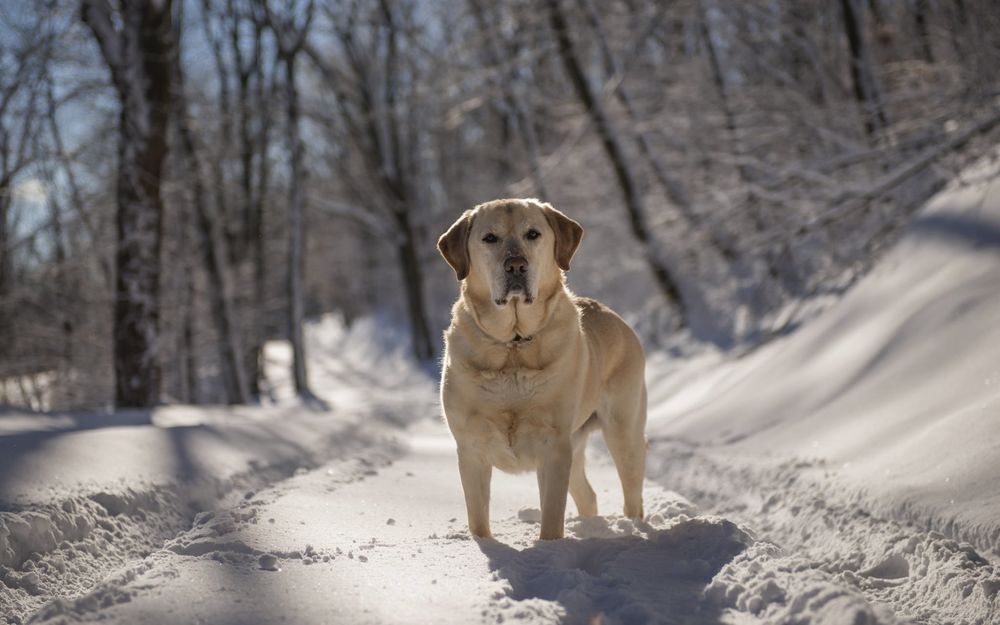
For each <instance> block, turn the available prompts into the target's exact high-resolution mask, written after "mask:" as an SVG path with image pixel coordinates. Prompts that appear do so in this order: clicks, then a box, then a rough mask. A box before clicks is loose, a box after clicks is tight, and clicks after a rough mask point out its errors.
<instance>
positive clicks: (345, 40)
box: [307, 0, 436, 360]
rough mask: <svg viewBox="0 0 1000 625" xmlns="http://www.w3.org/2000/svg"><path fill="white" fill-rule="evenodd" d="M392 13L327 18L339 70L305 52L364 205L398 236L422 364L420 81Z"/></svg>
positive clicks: (390, 7)
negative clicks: (357, 175)
mask: <svg viewBox="0 0 1000 625" xmlns="http://www.w3.org/2000/svg"><path fill="white" fill-rule="evenodd" d="M404 6H405V5H404ZM398 8H399V7H398V6H397V4H396V3H393V2H390V1H388V0H385V1H381V2H379V4H378V6H377V7H371V14H370V15H365V16H360V15H359V11H360V6H359V3H358V2H352V3H351V5H350V7H348V9H347V15H346V17H345V16H343V15H340V14H337V13H335V12H334V11H332V10H331V11H328V16H329V17H330V19H331V22H332V23H333V27H334V30H335V32H336V35H337V37H338V43H339V44H340V46H341V49H342V50H343V52H344V63H343V66H339V65H335V64H333V63H330V62H329V61H328V60H327V58H326V57H324V55H323V54H321V53H320V52H319V51H318V50H317V49H316V48H315V47H313V46H307V53H308V54H309V57H310V58H311V59H312V60H313V62H314V63H315V65H316V66H317V67H318V68H319V69H320V71H321V72H322V73H323V75H324V77H326V78H327V82H328V85H329V87H330V89H331V90H332V91H333V94H334V99H335V101H336V103H337V110H338V113H339V114H340V115H339V116H340V123H341V124H342V125H343V126H344V127H345V128H346V133H347V140H348V141H349V142H350V143H351V145H353V146H354V147H355V148H356V149H357V151H358V153H359V154H360V156H361V157H362V159H363V164H364V167H363V170H364V173H365V177H366V178H367V179H368V181H369V182H370V186H371V188H372V190H373V193H370V194H369V197H367V198H365V199H366V200H367V201H368V202H371V201H373V200H375V201H377V202H378V203H379V206H380V207H381V208H382V209H383V210H384V211H385V213H387V214H388V217H389V219H390V220H391V222H392V223H393V225H394V230H395V232H396V233H397V234H398V238H397V239H396V249H397V261H398V264H399V268H400V274H401V277H402V282H403V288H404V290H405V295H406V307H407V312H408V313H409V319H410V328H411V332H412V346H413V354H414V356H415V357H416V358H417V359H419V360H427V359H429V358H433V357H434V354H435V351H436V350H435V347H434V345H435V339H434V338H433V337H432V336H431V331H430V323H429V321H428V315H427V308H426V303H425V296H424V276H423V271H422V270H421V258H420V255H419V254H418V250H419V249H420V247H419V245H420V244H419V240H418V232H417V223H415V220H416V219H417V218H416V217H415V215H416V212H417V210H419V208H420V205H419V202H418V201H417V200H418V188H417V185H418V183H419V179H418V178H419V177H418V176H417V170H418V167H419V165H418V163H417V156H416V155H417V151H418V142H419V136H418V134H417V133H418V132H419V130H420V126H421V120H420V119H419V113H420V111H419V110H418V109H419V107H420V103H419V102H417V101H416V94H415V89H416V87H417V86H418V85H419V84H420V80H421V78H422V76H420V75H419V70H418V68H417V67H416V65H415V59H414V58H413V55H412V54H411V55H409V56H408V57H407V56H403V55H402V54H401V52H400V50H401V47H402V46H403V45H404V42H403V39H404V33H405V32H406V31H407V30H412V26H411V25H409V24H402V23H401V22H402V21H403V20H408V19H410V18H411V17H412V12H413V11H412V6H411V7H410V10H409V11H408V12H406V11H399V10H398ZM362 23H364V24H367V25H368V26H367V28H363V27H362Z"/></svg>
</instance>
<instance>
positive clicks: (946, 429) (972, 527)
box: [649, 160, 1000, 555]
mask: <svg viewBox="0 0 1000 625" xmlns="http://www.w3.org/2000/svg"><path fill="white" fill-rule="evenodd" d="M997 176H998V167H997V164H996V162H995V161H994V160H989V161H985V162H982V163H980V164H978V165H976V166H975V167H973V168H972V169H971V170H969V171H967V172H966V173H965V174H964V175H963V176H961V177H960V179H959V180H958V181H956V183H955V184H953V185H952V186H951V187H950V188H948V189H946V190H944V191H942V192H941V193H939V194H938V195H937V196H936V197H935V198H934V199H933V200H932V201H931V202H930V203H929V204H928V205H927V206H926V207H925V208H924V209H923V210H922V211H921V212H920V213H919V214H918V215H917V216H916V217H915V219H914V221H913V223H912V224H911V226H910V227H909V228H908V230H907V232H906V233H905V235H904V236H903V237H902V239H901V240H900V241H899V243H898V244H897V245H896V246H895V247H894V248H893V249H892V250H891V251H890V252H889V253H887V254H886V255H885V257H884V258H883V259H882V260H881V261H880V263H879V265H878V266H877V267H876V268H875V269H874V270H873V271H872V272H871V273H870V274H869V275H868V276H866V277H865V278H864V279H863V280H861V281H860V282H859V283H858V284H857V285H856V286H855V287H854V288H853V289H852V290H851V291H849V292H848V293H847V294H846V296H844V297H843V299H842V300H841V301H840V302H839V303H837V304H836V305H835V306H834V307H832V308H831V309H829V310H828V311H826V312H825V313H824V314H822V315H821V316H820V317H819V318H817V319H816V320H814V321H812V322H811V323H809V324H808V325H806V326H805V327H803V328H802V329H800V330H798V331H796V332H794V333H793V334H792V335H790V336H787V337H784V338H782V339H780V340H777V341H775V342H774V343H772V344H770V345H768V346H766V347H764V348H761V349H760V350H758V351H757V352H755V353H753V354H751V355H750V356H747V357H745V358H743V359H741V360H736V361H733V362H726V363H722V364H721V366H719V363H718V362H713V363H711V364H712V368H711V369H710V371H709V372H708V373H706V374H705V375H703V376H701V377H700V378H699V377H695V378H693V379H691V378H685V379H684V382H683V383H679V382H677V381H671V380H670V379H668V376H667V375H666V373H665V371H666V369H667V366H666V365H665V364H663V363H662V362H661V364H660V368H659V369H657V367H656V360H655V359H654V367H653V371H652V372H651V373H650V378H651V379H650V387H651V389H652V390H651V398H652V401H651V404H652V405H651V413H650V417H651V425H650V428H649V430H650V436H651V438H653V439H657V438H660V439H672V440H681V441H684V442H686V443H689V444H692V445H695V446H697V447H699V448H702V449H713V450H715V451H716V452H718V453H721V454H724V455H726V456H728V457H730V458H733V459H734V462H735V461H736V459H737V458H738V459H740V460H741V461H742V462H743V463H745V464H748V465H752V464H753V463H755V462H757V463H760V462H763V461H764V459H766V458H768V457H771V458H779V457H783V458H792V457H793V458H798V459H803V460H806V461H809V462H808V463H806V464H808V466H809V467H812V468H811V469H806V468H803V469H802V472H803V473H804V474H806V473H809V472H810V471H812V472H813V473H820V472H822V473H823V477H828V476H829V477H834V478H838V479H837V482H838V483H843V484H848V485H850V488H852V489H853V491H852V492H853V495H854V496H856V497H857V498H858V501H865V502H866V505H868V506H869V509H871V510H872V511H873V512H874V513H877V514H881V515H884V516H887V517H890V518H894V519H897V520H909V521H913V522H917V523H918V524H919V525H920V526H922V527H925V528H927V529H936V530H938V531H942V532H944V533H945V534H949V535H951V536H952V537H954V538H959V539H963V540H968V541H970V542H972V543H973V544H975V545H976V547H977V548H978V549H979V550H980V551H989V552H992V553H993V554H995V555H996V554H1000V178H998V177H997ZM804 466H805V465H804Z"/></svg>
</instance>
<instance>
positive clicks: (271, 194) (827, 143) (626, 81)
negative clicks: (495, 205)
mask: <svg viewBox="0 0 1000 625" xmlns="http://www.w3.org/2000/svg"><path fill="white" fill-rule="evenodd" d="M995 9H996V7H995V6H994V4H993V3H992V2H989V1H986V0H982V1H977V0H971V1H970V0H963V1H956V2H928V1H922V0H908V1H898V2H896V1H886V0H881V1H874V0H873V1H871V2H868V1H864V2H862V1H858V0H843V1H838V2H809V1H807V2H799V1H795V2H792V1H788V2H715V1H712V0H698V1H693V0H692V1H687V0H680V1H676V2H642V1H634V0H633V1H622V2H596V1H595V0H572V1H570V0H562V1H556V0H551V1H544V2H543V1H541V0H538V1H536V0H515V1H511V2H503V3H493V2H485V1H482V0H466V1H451V0H442V1H440V2H437V1H435V2H417V1H411V2H397V1H388V0H387V1H384V2H375V1H371V2H364V1H343V2H340V1H338V2H319V1H317V2H313V1H304V2H298V3H296V2H274V1H272V2H264V1H260V2H256V1H254V2H248V1H245V0H226V1H223V0H218V1H212V2H209V1H207V0H206V1H205V2H193V1H186V2H185V1H181V0H174V1H173V2H122V3H121V4H120V6H119V5H118V3H114V2H111V3H109V2H105V1H97V0H95V1H92V2H91V1H87V2H83V3H82V4H81V3H78V2H74V1H61V0H45V1H42V2H24V3H22V2H5V3H4V6H3V14H2V21H0V28H2V31H0V147H2V150H0V156H2V160H0V319H2V323H0V333H2V336H0V344H2V345H3V349H2V350H0V380H2V382H0V401H2V402H4V403H8V404H13V405H19V406H26V407H32V408H36V409H41V408H45V409H58V408H95V407H108V406H112V405H117V406H150V405H155V404H157V403H160V402H184V403H220V402H221V403H230V404H236V403H250V402H254V401H256V400H257V399H258V398H259V397H260V396H261V395H262V394H265V395H266V393H267V392H268V380H267V379H266V377H265V376H264V367H263V365H262V351H261V350H262V346H263V344H264V343H265V341H267V340H269V339H276V338H286V339H289V340H291V344H292V345H293V346H294V348H295V349H294V352H295V357H294V359H293V362H294V364H293V376H294V381H295V384H296V387H297V388H298V389H299V391H300V392H301V393H304V394H308V393H309V388H308V382H307V377H306V372H305V358H304V356H303V351H304V349H305V348H304V346H303V344H302V338H301V337H302V333H301V326H302V323H303V320H304V319H306V318H310V317H315V316H317V315H320V314H322V313H327V312H336V313H338V314H340V315H342V316H343V317H344V318H345V319H346V320H347V322H348V323H350V322H351V320H354V319H358V318H363V317H367V316H376V317H378V318H379V319H380V323H385V324H392V325H395V326H399V327H404V328H406V335H407V337H408V339H407V340H408V341H409V342H410V348H411V350H412V353H413V355H414V357H415V358H417V359H419V360H424V361H428V362H431V361H433V359H434V358H435V357H437V356H439V355H440V349H441V345H440V339H439V337H440V332H441V330H442V329H443V328H444V326H445V324H446V322H447V311H448V309H449V307H450V303H451V301H452V295H453V293H454V287H453V282H452V280H451V275H450V272H449V271H448V268H447V267H446V266H445V265H444V263H442V262H441V260H440V258H438V256H437V253H436V252H435V250H434V241H435V240H436V237H437V236H438V235H439V234H440V233H441V232H443V230H444V229H445V228H446V227H447V226H448V225H449V224H450V223H451V222H452V221H453V220H454V218H455V217H456V216H457V215H458V214H459V213H460V212H461V211H462V210H465V209H466V208H471V207H472V206H473V205H475V204H478V203H480V202H483V201H486V200H489V199H493V198H496V197H539V198H542V199H544V200H546V201H549V202H551V203H552V204H553V205H554V206H556V207H558V208H560V209H561V210H563V211H564V212H566V213H567V214H569V215H571V216H573V217H574V218H575V219H577V220H579V221H580V222H581V223H582V224H583V225H584V226H585V228H586V229H587V233H588V234H587V239H588V241H587V243H586V244H585V247H584V250H586V253H584V254H582V255H581V256H580V259H579V263H580V268H579V270H577V271H576V272H574V273H573V274H572V275H571V287H572V288H574V289H575V290H577V291H578V292H580V293H583V294H586V295H593V296H598V297H602V298H604V299H607V300H608V301H611V302H613V303H614V305H615V306H616V307H617V308H618V309H619V310H620V311H621V312H622V313H623V314H624V315H626V317H627V318H628V319H629V321H631V322H632V323H633V325H634V326H636V327H637V329H638V330H639V331H640V333H641V334H642V336H643V337H644V338H645V339H647V340H649V341H652V342H659V343H664V342H669V340H670V338H669V337H670V336H671V335H673V334H675V333H677V332H679V331H686V332H689V333H690V335H691V336H693V337H694V338H695V339H696V340H698V341H706V342H709V343H712V344H715V345H719V346H721V347H723V348H726V349H733V348H738V349H746V348H752V347H753V346H754V345H758V344H760V343H762V342H766V341H767V340H769V338H771V337H773V336H775V335H777V334H780V333H782V332H783V331H785V330H787V329H788V328H790V327H793V326H794V325H795V324H796V323H797V322H798V320H799V319H800V318H802V317H803V316H804V315H808V311H809V310H810V302H813V301H815V300H816V299H817V298H822V296H823V295H824V294H830V293H836V292H840V291H842V290H843V289H844V288H845V287H847V286H848V285H850V284H851V283H852V282H853V281H854V280H855V279H856V278H857V277H858V276H859V275H861V274H863V273H864V272H865V270H866V268H867V267H868V266H869V265H870V263H871V261H872V259H873V258H876V257H877V256H878V254H879V251H880V250H881V249H882V248H883V247H884V246H885V244H886V242H887V241H892V240H893V239H894V236H895V235H896V233H897V232H898V231H899V228H900V226H901V225H903V224H905V223H906V221H907V218H908V216H909V215H910V214H911V213H912V211H913V210H914V209H915V208H916V207H918V206H920V205H921V204H922V203H923V201H924V200H926V199H927V198H928V197H929V196H930V195H931V194H933V193H934V192H935V191H936V190H938V189H939V188H940V186H941V185H942V184H943V182H944V181H945V180H946V179H948V177H949V173H950V172H954V171H956V170H957V169H958V168H960V167H961V166H962V165H963V163H965V162H967V161H969V159H971V158H974V157H975V156H976V155H977V154H979V153H981V152H982V151H983V149H984V148H985V146H987V145H988V140H989V137H990V134H989V133H990V131H991V130H992V129H993V127H994V126H995V124H996V122H997V121H1000V119H998V116H997V112H996V111H997V107H996V104H997V100H996V98H997V96H998V94H997V86H996V81H995V80H994V76H995V70H996V67H997V66H998V63H1000V57H998V55H1000V14H998V12H997V11H996V10H995ZM140 35H141V36H140Z"/></svg>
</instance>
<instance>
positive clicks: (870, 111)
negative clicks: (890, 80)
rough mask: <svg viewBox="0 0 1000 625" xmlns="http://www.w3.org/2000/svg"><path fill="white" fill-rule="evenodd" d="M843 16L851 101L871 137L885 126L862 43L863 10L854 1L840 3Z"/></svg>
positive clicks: (885, 120) (885, 121) (871, 72)
mask: <svg viewBox="0 0 1000 625" xmlns="http://www.w3.org/2000/svg"><path fill="white" fill-rule="evenodd" d="M840 5H841V8H842V10H843V14H844V29H845V33H846V35H847V44H848V47H849V48H850V53H851V81H852V83H853V85H854V98H855V99H856V100H857V101H858V105H859V106H860V107H861V110H862V113H863V115H864V120H865V122H864V124H865V133H866V134H867V135H869V136H872V135H874V134H876V133H878V132H879V131H881V130H883V129H885V128H886V127H887V126H888V125H889V120H888V118H887V117H886V114H885V110H884V108H883V106H882V97H881V95H880V94H879V90H878V85H877V83H876V82H875V74H874V73H873V71H872V64H871V57H870V54H869V51H868V45H867V43H866V40H865V29H864V7H863V6H860V5H859V4H858V2H857V0H841V1H840Z"/></svg>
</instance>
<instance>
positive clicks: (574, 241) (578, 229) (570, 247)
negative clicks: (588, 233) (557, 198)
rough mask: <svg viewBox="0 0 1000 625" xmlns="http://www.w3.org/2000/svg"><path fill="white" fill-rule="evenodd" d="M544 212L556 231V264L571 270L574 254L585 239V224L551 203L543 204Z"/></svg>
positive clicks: (564, 269) (565, 269) (563, 268)
mask: <svg viewBox="0 0 1000 625" xmlns="http://www.w3.org/2000/svg"><path fill="white" fill-rule="evenodd" d="M542 212H543V213H545V218H546V219H547V220H548V221H549V226H551V227H552V231H553V232H555V233H556V264H557V265H559V268H560V269H562V270H563V271H569V263H570V261H571V260H573V254H576V248H578V247H579V246H580V241H581V240H583V226H581V225H580V224H578V223H576V222H575V221H573V220H572V219H570V218H569V217H567V216H566V215H563V214H562V213H560V212H559V211H557V210H556V209H554V208H552V205H551V204H542Z"/></svg>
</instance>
